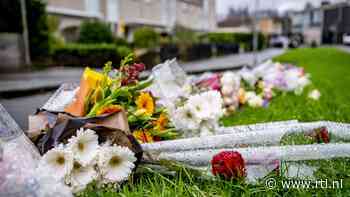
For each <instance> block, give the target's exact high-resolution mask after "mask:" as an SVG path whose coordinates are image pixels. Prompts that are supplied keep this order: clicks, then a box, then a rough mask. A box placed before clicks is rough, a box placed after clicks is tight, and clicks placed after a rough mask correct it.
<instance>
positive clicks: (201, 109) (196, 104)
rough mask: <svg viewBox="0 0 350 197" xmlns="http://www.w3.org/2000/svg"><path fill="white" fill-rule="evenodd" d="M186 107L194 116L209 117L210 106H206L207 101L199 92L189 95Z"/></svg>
mask: <svg viewBox="0 0 350 197" xmlns="http://www.w3.org/2000/svg"><path fill="white" fill-rule="evenodd" d="M186 108H188V109H190V110H191V111H192V112H193V113H194V115H195V117H196V118H199V119H200V120H202V119H207V118H209V117H210V110H209V108H210V106H208V102H207V101H206V100H205V99H204V98H203V97H202V95H201V94H196V95H193V96H190V98H189V99H188V101H187V104H186Z"/></svg>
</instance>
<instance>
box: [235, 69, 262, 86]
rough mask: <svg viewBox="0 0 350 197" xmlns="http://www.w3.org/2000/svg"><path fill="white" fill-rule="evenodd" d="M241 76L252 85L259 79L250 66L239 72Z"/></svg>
mask: <svg viewBox="0 0 350 197" xmlns="http://www.w3.org/2000/svg"><path fill="white" fill-rule="evenodd" d="M239 74H240V76H241V78H242V79H243V80H244V81H246V82H247V83H248V84H249V85H250V86H254V84H255V83H256V81H257V80H258V79H257V77H256V76H255V74H254V73H253V72H252V71H251V70H249V69H248V68H246V67H244V68H243V69H242V70H241V71H240V72H239Z"/></svg>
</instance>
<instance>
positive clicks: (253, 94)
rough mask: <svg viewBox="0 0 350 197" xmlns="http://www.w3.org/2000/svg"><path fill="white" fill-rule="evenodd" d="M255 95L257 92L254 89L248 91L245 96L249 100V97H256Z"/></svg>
mask: <svg viewBox="0 0 350 197" xmlns="http://www.w3.org/2000/svg"><path fill="white" fill-rule="evenodd" d="M254 97H256V94H255V92H253V91H248V92H246V93H245V98H246V99H247V100H249V99H251V98H254Z"/></svg>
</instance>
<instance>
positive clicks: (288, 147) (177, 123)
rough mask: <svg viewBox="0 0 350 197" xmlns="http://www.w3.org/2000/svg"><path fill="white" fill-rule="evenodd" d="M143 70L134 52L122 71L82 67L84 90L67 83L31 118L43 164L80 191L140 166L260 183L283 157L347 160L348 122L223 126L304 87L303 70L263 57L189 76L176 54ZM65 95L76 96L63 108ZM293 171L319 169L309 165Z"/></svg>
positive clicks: (31, 132)
mask: <svg viewBox="0 0 350 197" xmlns="http://www.w3.org/2000/svg"><path fill="white" fill-rule="evenodd" d="M143 69H144V65H143V64H140V63H135V62H134V61H133V59H132V56H128V57H126V58H125V59H124V60H123V61H122V62H121V65H120V67H119V68H118V69H113V68H112V64H111V63H110V62H109V63H107V64H106V65H105V67H104V69H103V72H97V71H94V70H91V69H89V68H86V69H85V71H84V73H83V76H82V79H81V82H80V85H79V87H78V88H77V85H75V86H72V87H67V88H66V89H64V88H65V87H66V86H64V87H63V89H60V91H62V90H63V92H64V94H62V92H61V93H60V94H62V95H63V96H62V95H56V94H55V95H54V97H55V98H54V99H53V100H52V99H50V100H49V103H51V105H53V106H54V107H51V108H50V107H48V106H50V105H45V107H44V109H41V110H38V112H37V113H36V115H34V116H31V117H30V119H29V120H30V129H29V131H28V136H30V137H31V139H32V140H33V142H34V143H35V145H36V146H37V148H38V150H39V152H40V153H41V154H42V155H43V156H42V158H41V159H40V162H39V169H41V170H40V171H41V172H47V173H50V174H53V176H54V177H53V178H54V179H55V180H57V181H59V182H62V183H63V184H64V185H65V186H66V187H69V189H70V190H72V191H73V192H79V191H82V190H84V188H86V186H87V185H89V184H90V183H96V184H97V185H108V184H111V185H119V184H120V183H122V182H123V181H125V180H127V179H128V177H129V176H130V175H131V174H132V172H133V171H135V170H136V169H135V168H136V167H137V166H141V169H139V170H140V172H142V169H144V168H143V167H146V168H148V169H149V168H152V167H155V169H158V170H159V169H164V168H165V169H166V170H169V171H174V170H175V171H176V169H179V168H178V167H179V165H181V169H183V167H184V168H186V169H190V170H191V172H199V173H198V174H197V175H198V176H203V177H205V178H208V176H206V175H210V176H209V178H210V179H212V178H214V176H218V177H224V178H225V179H239V180H242V181H247V182H256V181H257V180H259V179H260V178H264V177H266V175H268V174H269V173H271V172H275V171H278V172H279V173H280V174H281V175H283V176H284V174H283V173H282V172H280V169H281V168H282V164H283V163H284V162H299V161H308V160H322V159H333V158H342V157H350V155H349V151H348V150H350V147H349V144H347V143H344V142H347V140H348V139H349V135H348V134H347V131H348V130H349V128H350V127H349V125H347V124H339V123H332V122H323V121H321V122H314V123H299V122H298V121H297V120H292V121H287V122H279V123H267V124H256V125H248V126H236V127H229V128H223V127H220V126H219V119H220V118H221V117H222V116H223V115H224V114H225V113H226V114H227V113H233V112H234V111H235V110H239V107H243V106H244V105H249V106H251V107H261V106H267V104H268V102H269V101H270V100H271V99H272V98H273V97H274V96H276V95H277V94H278V93H279V92H282V91H283V92H294V93H295V94H300V93H301V92H303V90H304V89H305V87H306V86H307V85H309V84H310V79H309V78H310V77H309V75H308V74H305V72H304V71H303V69H301V68H298V67H295V66H291V65H282V64H278V63H271V62H267V63H265V64H263V65H260V66H258V67H256V68H254V69H251V70H249V69H246V68H245V69H243V70H241V71H239V72H231V71H228V72H224V73H217V74H204V75H201V76H188V75H186V73H185V72H184V71H183V70H182V69H181V67H179V66H178V65H177V63H176V61H175V60H172V61H167V62H165V63H163V64H160V65H158V66H156V67H155V68H154V69H153V70H152V73H151V76H150V78H148V79H146V80H139V73H140V72H141V71H142V70H143ZM267 70H269V71H268V72H267ZM69 94H73V96H67V95H69ZM65 96H66V97H67V98H71V99H70V101H69V102H66V101H65V102H64V103H65V104H64V105H60V107H57V105H56V103H57V102H58V103H59V102H60V100H59V99H58V98H63V97H65ZM319 97H320V93H319V92H318V91H317V90H314V91H312V92H310V93H309V98H310V99H314V100H317V99H318V98H319ZM53 109H54V110H53ZM179 138H182V139H179ZM310 150H312V151H310ZM158 165H161V166H158ZM293 165H294V164H293ZM292 169H297V170H290V172H295V171H299V170H301V171H303V172H304V171H305V172H307V173H309V175H312V173H313V172H314V168H311V167H310V166H308V165H301V166H300V165H297V166H295V165H294V166H292ZM305 169H306V170H305ZM53 172H55V173H53ZM286 176H288V175H286ZM92 185H93V184H92Z"/></svg>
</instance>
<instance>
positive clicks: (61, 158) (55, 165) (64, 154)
mask: <svg viewBox="0 0 350 197" xmlns="http://www.w3.org/2000/svg"><path fill="white" fill-rule="evenodd" d="M72 168H73V155H72V153H71V151H69V150H66V149H64V148H63V146H58V147H56V148H53V149H51V150H49V151H48V152H47V153H46V154H45V155H44V156H43V157H42V158H41V160H40V163H39V169H40V170H41V171H45V173H49V174H52V175H53V176H54V177H55V178H56V179H62V178H63V177H64V176H66V175H68V174H69V173H70V172H71V170H72Z"/></svg>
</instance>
